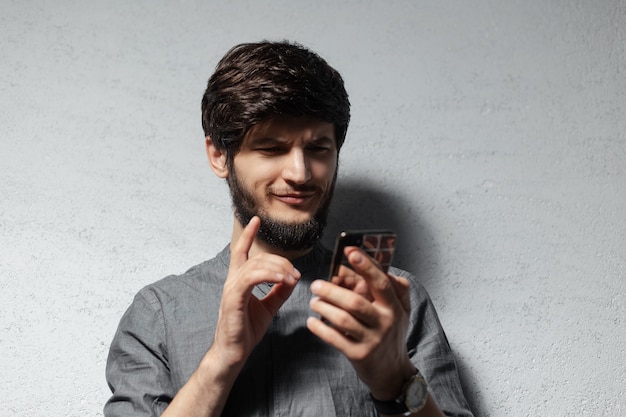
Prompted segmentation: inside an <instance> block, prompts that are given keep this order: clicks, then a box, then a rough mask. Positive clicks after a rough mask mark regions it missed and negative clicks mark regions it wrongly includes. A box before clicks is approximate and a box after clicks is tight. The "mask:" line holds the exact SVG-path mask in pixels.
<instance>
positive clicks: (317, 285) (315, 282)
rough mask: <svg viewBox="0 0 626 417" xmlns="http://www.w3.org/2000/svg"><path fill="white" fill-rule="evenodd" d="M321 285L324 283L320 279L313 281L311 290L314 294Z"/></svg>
mask: <svg viewBox="0 0 626 417" xmlns="http://www.w3.org/2000/svg"><path fill="white" fill-rule="evenodd" d="M321 286H322V283H321V282H320V281H319V280H316V281H313V283H312V284H311V292H312V293H313V294H315V293H317V292H318V291H319V289H320V287H321Z"/></svg>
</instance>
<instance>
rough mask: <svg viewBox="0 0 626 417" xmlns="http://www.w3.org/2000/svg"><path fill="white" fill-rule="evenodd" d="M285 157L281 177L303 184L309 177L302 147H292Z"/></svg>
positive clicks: (309, 173)
mask: <svg viewBox="0 0 626 417" xmlns="http://www.w3.org/2000/svg"><path fill="white" fill-rule="evenodd" d="M285 157H286V161H285V166H284V168H283V178H284V179H285V180H286V181H290V182H294V183H296V184H304V183H305V182H307V181H309V180H310V179H311V170H310V167H309V161H308V160H307V157H306V155H305V153H304V152H303V150H302V149H300V148H293V149H292V150H291V151H290V152H289V153H288V154H287V155H285Z"/></svg>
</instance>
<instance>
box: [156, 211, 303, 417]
mask: <svg viewBox="0 0 626 417" xmlns="http://www.w3.org/2000/svg"><path fill="white" fill-rule="evenodd" d="M260 225H261V221H260V219H259V218H258V217H256V216H255V217H253V218H252V220H250V222H249V223H248V225H247V226H246V227H245V228H244V229H243V231H242V233H241V235H240V236H239V239H238V240H237V241H236V242H232V243H231V253H230V265H229V268H228V276H227V277H226V282H225V283H224V291H223V293H222V301H221V303H220V310H219V317H218V320H217V327H216V329H215V337H214V339H213V344H212V345H211V347H210V348H209V350H208V351H207V353H206V354H205V355H204V357H203V358H202V361H201V362H200V365H199V366H198V369H196V371H195V372H194V373H193V374H192V375H191V378H189V381H187V383H186V384H185V385H184V386H183V387H182V388H181V390H180V391H179V392H178V394H176V397H175V398H174V399H173V400H172V403H171V404H170V405H169V407H168V408H167V409H166V410H165V412H164V413H163V417H166V416H169V417H171V416H185V417H192V416H194V417H195V416H202V417H209V416H219V415H221V413H222V410H223V408H224V405H225V403H226V399H227V398H228V395H229V393H230V390H231V388H232V385H233V384H234V382H235V380H236V379H237V376H238V375H239V372H240V371H241V369H242V367H243V365H244V364H245V362H246V360H247V359H248V357H249V356H250V354H251V353H252V350H253V349H254V347H255V346H256V345H257V344H258V343H259V342H260V341H261V338H262V337H263V335H264V334H265V331H266V330H267V328H268V327H269V325H270V323H271V322H272V318H273V317H274V316H275V315H276V313H277V312H278V309H279V308H280V306H282V305H283V303H284V302H285V301H286V300H287V298H289V296H290V295H291V292H292V291H293V289H294V288H295V286H296V283H297V282H298V279H300V272H299V271H298V270H297V269H296V268H295V267H294V266H293V265H292V264H291V262H289V260H287V259H286V258H283V257H282V256H278V255H273V254H270V253H264V252H261V253H257V254H255V255H253V256H249V253H250V248H252V244H253V242H254V237H255V235H256V233H257V232H258V230H259V227H260ZM263 282H268V283H272V284H274V285H273V287H272V289H271V290H270V292H269V293H268V294H267V295H266V296H265V297H263V298H261V299H258V298H256V297H255V296H254V295H253V294H252V290H253V288H254V287H255V286H256V285H258V284H261V283H263Z"/></svg>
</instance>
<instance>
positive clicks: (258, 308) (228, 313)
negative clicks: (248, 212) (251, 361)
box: [211, 216, 300, 366]
mask: <svg viewBox="0 0 626 417" xmlns="http://www.w3.org/2000/svg"><path fill="white" fill-rule="evenodd" d="M260 224H261V222H260V219H259V218H258V217H256V216H255V217H253V218H252V219H251V220H250V222H249V223H248V225H247V226H246V227H245V228H244V229H243V232H242V233H241V235H240V236H239V239H238V240H237V242H233V243H232V244H231V254H230V265H229V268H228V277H227V278H226V282H225V283H224V292H223V294H222V302H221V304H220V311H219V317H218V320H217V328H216V331H215V339H214V341H213V346H212V347H211V349H217V350H218V351H219V356H220V358H221V360H222V361H223V362H222V363H224V364H229V365H232V366H237V364H241V365H243V363H244V362H245V361H246V359H247V358H248V356H249V355H250V353H251V352H252V349H254V347H255V346H256V345H257V343H259V342H260V341H261V338H262V337H263V335H264V334H265V331H266V330H267V328H268V327H269V325H270V323H271V322H272V318H273V317H274V316H275V315H276V313H277V312H278V309H279V308H280V307H281V306H282V305H283V303H284V302H285V301H286V300H287V298H288V297H289V296H290V295H291V292H292V291H293V289H294V288H295V285H296V283H297V282H298V279H299V278H300V272H299V271H298V270H297V269H296V268H295V267H294V266H293V265H292V264H291V262H289V260H287V259H286V258H283V257H282V256H279V255H274V254H270V253H257V254H256V255H254V256H252V257H250V256H249V252H250V248H251V247H252V243H253V242H254V237H255V235H256V233H257V232H258V230H259V227H260ZM263 282H267V283H272V284H274V286H273V287H272V289H271V291H270V292H269V293H268V294H267V295H266V296H265V297H263V298H262V299H258V298H256V297H255V296H254V295H252V289H253V288H254V287H255V286H256V285H258V284H260V283H263Z"/></svg>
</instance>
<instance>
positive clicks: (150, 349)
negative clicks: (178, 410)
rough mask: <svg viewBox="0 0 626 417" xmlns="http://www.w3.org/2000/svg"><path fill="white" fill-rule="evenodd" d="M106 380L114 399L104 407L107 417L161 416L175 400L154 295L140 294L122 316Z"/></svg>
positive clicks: (161, 319)
mask: <svg viewBox="0 0 626 417" xmlns="http://www.w3.org/2000/svg"><path fill="white" fill-rule="evenodd" d="M106 378H107V383H108V385H109V388H110V389H111V392H112V396H111V397H110V399H109V400H108V401H107V403H106V404H105V406H104V416H105V417H122V416H124V417H126V416H131V415H132V416H160V415H161V413H162V412H163V411H164V410H165V408H166V407H167V406H168V404H169V403H170V401H171V400H172V398H173V397H174V395H175V392H174V388H173V387H172V382H171V378H170V369H169V364H168V357H167V349H166V345H165V326H164V320H163V314H162V310H161V305H160V302H159V300H158V298H157V297H156V296H155V294H154V293H153V292H152V291H150V290H148V289H144V290H142V291H140V292H139V293H138V294H137V295H136V296H135V299H134V300H133V302H132V304H131V305H130V307H129V308H128V310H127V311H126V313H125V314H124V315H123V316H122V319H121V321H120V324H119V327H118V329H117V332H116V334H115V337H114V338H113V341H112V343H111V348H110V351H109V356H108V359H107V366H106Z"/></svg>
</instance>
